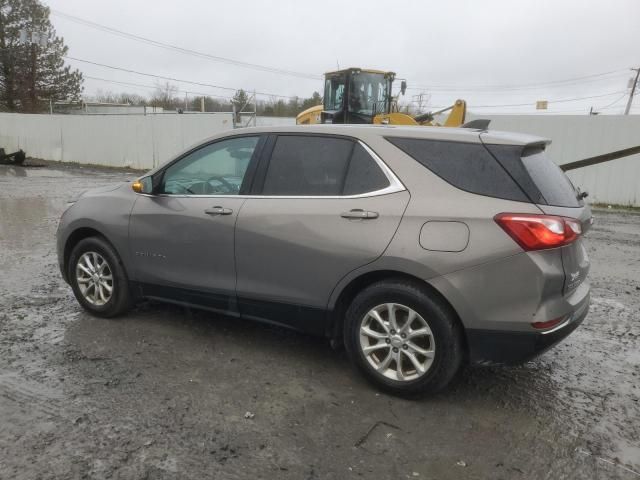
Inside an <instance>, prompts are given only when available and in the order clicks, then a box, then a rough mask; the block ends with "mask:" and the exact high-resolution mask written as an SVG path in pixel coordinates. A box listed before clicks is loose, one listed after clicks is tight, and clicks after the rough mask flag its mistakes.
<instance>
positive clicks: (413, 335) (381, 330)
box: [360, 303, 436, 381]
mask: <svg viewBox="0 0 640 480" xmlns="http://www.w3.org/2000/svg"><path fill="white" fill-rule="evenodd" d="M360 348H361V350H362V353H363V354H364V356H365V358H366V359H367V362H368V363H369V364H370V365H371V367H373V369H374V370H376V371H377V372H378V373H380V374H382V375H384V376H385V377H387V378H390V379H392V380H397V381H410V380H416V379H417V378H420V377H422V376H423V375H424V374H426V373H427V371H429V368H430V367H431V365H432V364H433V359H434V357H435V349H436V345H435V340H434V337H433V333H432V332H431V328H429V324H428V323H427V321H426V320H425V319H424V318H422V317H421V316H420V314H418V312H416V311H415V310H413V309H412V308H409V307H407V306H405V305H401V304H398V303H384V304H381V305H378V306H376V307H374V308H372V309H371V310H369V312H367V314H366V315H365V316H364V318H363V319H362V321H361V323H360Z"/></svg>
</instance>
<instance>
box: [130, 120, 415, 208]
mask: <svg viewBox="0 0 640 480" xmlns="http://www.w3.org/2000/svg"><path fill="white" fill-rule="evenodd" d="M292 135H296V136H313V137H332V138H341V139H346V140H351V141H352V142H355V143H359V144H360V146H361V147H362V148H364V149H365V151H366V152H367V153H368V154H369V155H370V156H371V158H373V160H374V161H375V162H376V164H377V165H378V167H380V169H381V170H382V173H384V175H385V176H386V177H387V180H389V185H388V186H387V187H385V188H382V189H380V190H374V191H371V192H365V193H359V194H356V195H262V194H261V193H260V191H261V189H262V184H263V182H264V174H266V171H267V168H268V167H269V160H271V153H272V152H273V148H274V147H275V142H276V140H277V137H278V136H292ZM255 136H258V137H259V140H258V145H256V150H255V152H254V154H253V156H252V158H251V161H250V162H249V166H248V167H247V173H246V174H245V177H246V176H248V175H251V178H250V182H249V185H248V188H247V189H248V190H249V192H250V193H245V194H238V195H190V194H183V193H155V194H147V193H139V194H137V195H142V196H146V197H171V198H240V199H242V198H244V199H258V198H268V199H276V198H282V199H333V200H336V199H355V198H369V197H379V196H382V195H389V194H392V193H398V192H404V191H406V190H407V188H406V187H405V186H404V184H403V183H402V181H401V180H400V179H399V178H398V176H397V175H396V174H395V173H394V171H393V170H391V168H389V166H388V165H387V164H386V163H385V161H384V160H382V158H380V156H379V155H378V154H377V153H376V152H375V151H374V150H373V149H372V148H371V147H369V145H367V144H366V143H364V142H363V141H362V140H360V139H359V138H356V137H350V136H347V135H332V134H325V133H321V134H318V133H311V132H309V133H307V132H304V133H300V132H283V133H280V132H278V133H269V132H263V133H258V134H256V133H243V134H240V135H229V136H226V137H222V138H217V139H215V140H213V141H210V142H206V143H203V144H201V145H197V146H195V147H194V148H191V149H189V150H188V151H187V152H184V153H182V154H181V155H180V156H179V157H177V158H174V159H173V160H171V161H170V162H168V163H167V164H166V165H163V166H162V168H161V169H159V170H158V171H156V172H155V173H154V174H153V175H157V174H161V175H162V176H163V177H164V172H165V170H166V169H167V168H169V167H170V166H172V165H173V164H174V163H176V162H179V161H180V160H182V159H183V158H185V157H186V156H187V155H190V154H191V153H193V152H195V151H197V150H200V149H201V148H204V147H207V146H209V145H211V144H214V143H218V142H221V141H224V140H230V139H233V138H241V137H255ZM260 177H262V178H260ZM245 179H246V178H245ZM243 186H244V180H243Z"/></svg>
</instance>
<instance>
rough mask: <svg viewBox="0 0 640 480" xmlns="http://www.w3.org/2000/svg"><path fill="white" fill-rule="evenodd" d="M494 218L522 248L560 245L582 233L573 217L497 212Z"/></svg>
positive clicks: (531, 248)
mask: <svg viewBox="0 0 640 480" xmlns="http://www.w3.org/2000/svg"><path fill="white" fill-rule="evenodd" d="M494 220H495V221H496V223H497V224H498V225H500V226H501V227H502V229H503V230H504V231H505V232H507V234H509V236H510V237H511V238H513V239H514V240H515V241H516V242H517V243H518V245H520V246H521V247H522V248H523V249H524V250H544V249H546V248H557V247H562V246H563V245H568V244H569V243H571V242H573V241H574V240H575V239H576V238H578V235H580V234H581V233H582V226H581V224H580V222H578V221H577V220H574V219H573V218H566V217H556V216H552V215H532V214H524V213H523V214H520V213H499V214H498V215H496V216H495V217H494Z"/></svg>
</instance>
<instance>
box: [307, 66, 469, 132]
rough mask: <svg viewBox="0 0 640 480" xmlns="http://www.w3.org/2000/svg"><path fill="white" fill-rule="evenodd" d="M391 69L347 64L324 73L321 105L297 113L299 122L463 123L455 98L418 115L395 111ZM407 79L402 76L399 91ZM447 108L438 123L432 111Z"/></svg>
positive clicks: (463, 104) (462, 103) (464, 108)
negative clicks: (446, 104)
mask: <svg viewBox="0 0 640 480" xmlns="http://www.w3.org/2000/svg"><path fill="white" fill-rule="evenodd" d="M395 78H396V74H395V73H394V72H383V71H381V70H367V69H362V68H347V69H346V70H338V71H335V72H327V73H325V75H324V79H325V80H324V100H323V105H317V106H315V107H311V108H308V109H306V110H304V111H303V112H300V113H299V114H298V116H297V117H296V123H297V124H298V125H313V124H316V123H360V124H363V123H364V124H366V123H374V124H388V125H424V126H444V127H460V126H462V124H463V123H464V120H465V115H466V111H467V104H466V102H465V101H464V100H456V102H455V103H454V104H453V105H451V106H450V107H447V108H444V109H442V110H438V111H437V112H429V113H425V114H421V115H417V116H411V115H409V114H408V113H402V112H400V111H398V102H397V96H396V97H394V96H393V94H392V90H391V89H392V87H393V81H394V80H395ZM406 88H407V83H406V82H405V81H404V80H402V82H401V86H400V93H401V94H402V95H404V93H405V91H406ZM447 111H448V112H450V113H449V116H448V117H447V119H446V120H445V122H444V123H443V124H442V125H440V124H438V123H436V121H435V115H438V114H440V113H444V112H447Z"/></svg>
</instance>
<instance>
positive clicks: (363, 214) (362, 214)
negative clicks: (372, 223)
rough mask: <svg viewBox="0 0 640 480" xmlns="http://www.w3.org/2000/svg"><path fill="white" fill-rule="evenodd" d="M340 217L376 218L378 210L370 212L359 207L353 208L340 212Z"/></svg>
mask: <svg viewBox="0 0 640 480" xmlns="http://www.w3.org/2000/svg"><path fill="white" fill-rule="evenodd" d="M340 216H341V217H342V218H349V219H354V218H355V219H360V220H373V219H374V218H378V212H370V211H368V210H362V209H361V208H354V209H353V210H349V211H348V212H342V213H341V214H340Z"/></svg>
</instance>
